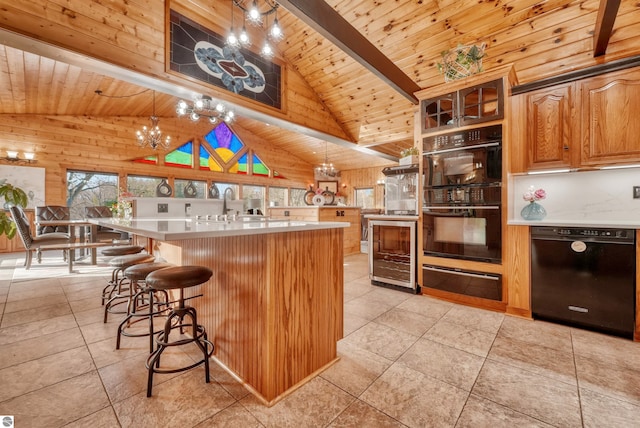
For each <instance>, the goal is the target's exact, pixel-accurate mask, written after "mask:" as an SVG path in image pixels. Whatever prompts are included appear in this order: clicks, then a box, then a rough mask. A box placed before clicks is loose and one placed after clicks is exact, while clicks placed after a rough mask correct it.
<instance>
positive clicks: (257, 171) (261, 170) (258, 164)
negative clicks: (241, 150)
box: [252, 153, 269, 177]
mask: <svg viewBox="0 0 640 428" xmlns="http://www.w3.org/2000/svg"><path fill="white" fill-rule="evenodd" d="M252 163H253V174H254V175H264V176H266V177H268V176H269V168H267V166H266V165H265V164H264V163H263V162H262V160H260V158H259V157H258V155H256V154H255V153H254V154H253V162H252Z"/></svg>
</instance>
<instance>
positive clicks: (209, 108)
mask: <svg viewBox="0 0 640 428" xmlns="http://www.w3.org/2000/svg"><path fill="white" fill-rule="evenodd" d="M176 113H178V116H189V119H191V120H192V121H194V122H197V121H198V120H200V118H201V117H206V118H207V119H209V123H211V124H216V123H218V121H220V120H222V121H224V122H227V123H229V122H232V121H233V118H234V117H235V114H234V112H233V110H229V109H228V108H227V107H226V106H225V105H224V104H222V103H221V102H214V101H213V99H211V97H209V96H207V95H203V96H202V97H201V98H199V99H197V100H195V101H194V102H193V104H190V103H188V102H187V101H184V100H180V101H179V102H178V105H177V106H176Z"/></svg>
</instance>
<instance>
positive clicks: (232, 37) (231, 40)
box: [227, 27, 239, 47]
mask: <svg viewBox="0 0 640 428" xmlns="http://www.w3.org/2000/svg"><path fill="white" fill-rule="evenodd" d="M227 44H228V45H229V46H231V47H237V46H238V45H239V43H238V38H237V37H236V33H235V31H234V30H233V27H231V31H229V35H228V36H227Z"/></svg>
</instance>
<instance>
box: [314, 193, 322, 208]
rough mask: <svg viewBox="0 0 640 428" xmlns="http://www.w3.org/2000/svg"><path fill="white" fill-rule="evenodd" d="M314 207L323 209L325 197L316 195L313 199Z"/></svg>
mask: <svg viewBox="0 0 640 428" xmlns="http://www.w3.org/2000/svg"><path fill="white" fill-rule="evenodd" d="M313 205H315V206H317V207H321V206H323V205H324V196H322V195H315V196H314V197H313Z"/></svg>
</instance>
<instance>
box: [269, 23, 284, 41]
mask: <svg viewBox="0 0 640 428" xmlns="http://www.w3.org/2000/svg"><path fill="white" fill-rule="evenodd" d="M269 34H270V35H271V38H273V40H275V41H278V40H281V39H282V38H283V37H284V33H283V32H282V28H280V24H279V23H278V18H276V19H274V20H273V25H272V26H271V30H270V31H269Z"/></svg>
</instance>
